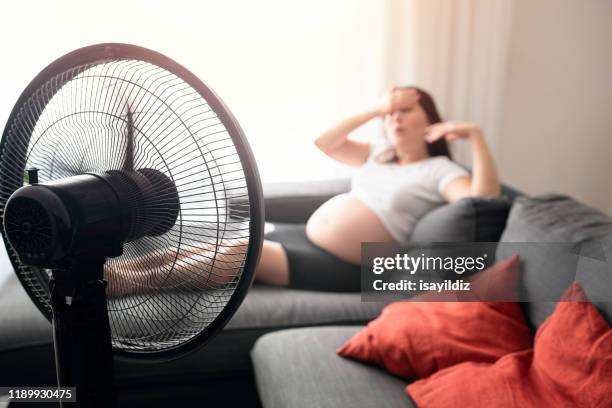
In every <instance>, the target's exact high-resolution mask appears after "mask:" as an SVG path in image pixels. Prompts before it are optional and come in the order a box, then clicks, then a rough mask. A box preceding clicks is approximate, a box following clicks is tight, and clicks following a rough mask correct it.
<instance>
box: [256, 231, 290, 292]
mask: <svg viewBox="0 0 612 408" xmlns="http://www.w3.org/2000/svg"><path fill="white" fill-rule="evenodd" d="M255 279H257V281H259V282H261V283H265V284H268V285H276V286H288V285H289V259H288V258H287V253H286V252H285V249H284V248H283V246H282V245H281V244H280V243H278V242H274V241H270V240H267V239H265V240H264V242H263V246H262V249H261V256H260V258H259V263H258V264H257V268H256V269H255Z"/></svg>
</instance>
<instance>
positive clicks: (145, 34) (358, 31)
mask: <svg viewBox="0 0 612 408" xmlns="http://www.w3.org/2000/svg"><path fill="white" fill-rule="evenodd" d="M24 16H27V19H25V18H24ZM383 20H384V7H383V4H382V3H379V2H372V1H369V0H360V1H334V2H329V1H320V0H317V1H310V2H283V1H259V2H247V1H240V2H235V1H233V2H219V1H214V2H213V1H189V2H184V1H183V2H181V1H177V2H162V1H143V0H138V1H130V2H120V1H117V0H110V1H107V2H104V3H102V2H100V3H99V4H98V5H93V4H89V5H87V6H84V3H83V2H77V1H62V2H42V1H41V2H32V1H24V2H19V3H13V5H12V6H11V7H10V8H9V9H6V8H5V9H4V10H3V12H2V16H0V35H2V38H4V39H8V38H10V40H9V41H4V44H3V53H4V55H5V56H6V57H5V59H4V63H3V64H2V67H1V68H0V70H2V75H0V90H1V92H2V95H3V98H2V100H1V101H0V123H1V124H2V126H3V125H4V124H5V122H6V119H7V117H8V115H9V113H10V110H11V109H12V107H13V104H14V103H15V101H16V100H17V97H18V96H19V94H20V93H21V91H22V90H23V89H24V87H25V86H26V85H27V83H28V82H29V81H30V80H31V79H32V78H33V77H34V76H35V75H36V74H37V73H38V72H39V71H40V70H41V69H42V68H44V67H45V66H46V65H47V64H48V63H50V62H51V61H53V60H54V59H56V58H58V57H60V56H61V55H63V54H65V53H66V52H69V51H71V50H73V49H76V48H79V47H82V46H86V45H90V44H94V43H100V42H124V43H132V44H137V45H141V46H144V47H148V48H151V49H154V50H156V51H159V52H161V53H164V54H166V55H168V56H169V57H171V58H173V59H175V60H176V61H178V62H179V63H180V64H182V65H184V66H185V67H187V68H188V69H189V70H191V71H193V72H194V73H195V74H196V75H197V76H199V77H200V78H201V79H202V80H203V81H204V82H206V83H207V84H208V85H209V86H211V87H212V88H213V89H214V90H215V91H216V92H217V93H218V94H219V95H220V96H221V97H222V98H223V99H224V101H225V102H226V104H227V105H228V106H229V107H230V109H231V110H232V111H233V113H234V115H235V116H236V118H237V119H238V121H239V122H240V124H241V126H242V127H243V129H244V131H245V133H246V135H247V138H248V140H249V142H250V144H251V147H252V148H253V150H254V152H255V156H256V159H257V162H258V165H259V169H260V172H261V176H262V179H263V180H264V181H277V180H283V181H287V180H304V179H322V178H330V177H337V176H338V175H342V174H346V172H347V171H348V170H347V169H346V168H345V167H343V166H340V165H338V164H335V163H333V162H332V161H331V160H330V159H327V158H326V157H324V156H323V154H321V153H320V152H318V151H317V150H316V149H315V147H314V145H313V144H312V141H313V139H314V138H315V137H316V136H317V135H318V134H319V133H320V132H322V131H324V130H325V129H326V128H327V127H328V126H331V125H333V124H334V123H335V122H336V121H338V120H340V119H342V117H343V116H344V115H349V114H352V113H355V112H357V111H359V110H360V109H367V108H370V107H371V106H373V105H374V104H375V103H377V101H378V98H379V95H380V93H381V92H382V90H383V88H384V84H383V82H384V81H383V73H382V71H383V69H384V64H383V62H382V58H383V57H384V55H383V38H384V32H383V31H384V21H383ZM379 131H380V130H379V126H377V124H375V123H372V124H370V126H368V127H366V128H365V129H362V130H361V133H362V135H366V134H373V133H378V132H379Z"/></svg>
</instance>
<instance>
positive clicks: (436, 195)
mask: <svg viewBox="0 0 612 408" xmlns="http://www.w3.org/2000/svg"><path fill="white" fill-rule="evenodd" d="M468 175H469V173H468V172H467V171H466V170H465V169H464V168H462V167H461V166H459V165H458V164H457V163H455V162H453V161H452V160H450V159H449V158H448V157H446V156H435V157H430V158H427V159H424V160H420V161H418V162H416V163H411V164H407V165H399V164H397V163H378V162H377V161H375V160H373V159H372V158H371V157H370V159H369V160H368V161H367V162H366V163H365V164H363V165H362V166H361V167H360V168H359V169H358V170H357V172H356V173H355V175H354V176H353V179H352V183H351V192H350V194H352V195H354V196H355V197H357V198H358V199H360V200H361V201H362V202H363V203H364V204H365V205H366V206H368V207H369V208H370V209H371V210H372V211H374V213H375V214H376V215H378V217H379V218H380V220H381V222H382V223H383V224H384V225H385V227H386V228H387V230H388V231H389V233H390V234H391V235H392V236H393V237H394V238H395V239H396V240H397V241H398V242H400V243H404V242H406V241H407V240H408V238H409V236H410V234H411V233H412V230H413V228H414V226H415V225H416V223H417V221H418V219H419V218H421V217H422V216H423V215H424V214H425V213H427V212H428V211H430V210H432V209H433V208H435V207H437V206H439V205H441V204H443V203H444V202H445V200H444V197H443V196H442V192H443V191H444V189H445V188H446V186H447V185H448V183H450V182H451V181H453V180H454V179H456V178H457V177H460V176H468Z"/></svg>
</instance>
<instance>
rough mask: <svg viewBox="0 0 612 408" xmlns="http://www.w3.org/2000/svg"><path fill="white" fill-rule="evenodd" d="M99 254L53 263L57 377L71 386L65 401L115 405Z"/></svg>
mask: <svg viewBox="0 0 612 408" xmlns="http://www.w3.org/2000/svg"><path fill="white" fill-rule="evenodd" d="M105 260H106V258H105V257H104V256H100V255H99V254H94V255H90V256H81V257H79V259H71V260H69V261H67V262H66V265H62V267H60V268H54V269H53V278H52V279H51V281H50V289H51V304H52V308H53V340H54V343H55V366H56V370H57V381H58V386H59V387H76V400H77V402H76V404H74V405H73V404H70V405H71V406H78V407H104V408H108V407H116V406H117V399H116V394H115V387H114V368H113V353H112V346H111V333H110V324H109V320H108V313H107V307H106V293H105V289H106V281H105V280H104V276H103V273H104V262H105ZM61 406H63V404H62V405H61Z"/></svg>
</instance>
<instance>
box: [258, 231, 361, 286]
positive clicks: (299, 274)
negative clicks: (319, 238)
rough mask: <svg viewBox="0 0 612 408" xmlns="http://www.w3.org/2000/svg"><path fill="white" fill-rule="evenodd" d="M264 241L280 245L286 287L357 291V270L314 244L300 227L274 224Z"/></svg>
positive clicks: (359, 283)
mask: <svg viewBox="0 0 612 408" xmlns="http://www.w3.org/2000/svg"><path fill="white" fill-rule="evenodd" d="M274 226H275V227H276V228H275V230H274V231H271V232H269V233H267V234H266V235H265V238H266V239H269V240H270V241H275V242H278V243H280V244H281V245H282V246H283V248H284V249H285V252H286V253H287V258H288V259H289V287H290V288H294V289H305V290H320V291H330V292H358V291H360V290H361V267H360V266H359V265H355V264H352V263H349V262H346V261H344V260H342V259H340V258H338V257H337V256H335V255H333V254H331V253H329V252H327V251H325V250H324V249H321V248H319V247H318V246H316V245H314V244H313V243H312V242H310V240H309V239H308V237H307V236H306V228H305V225H304V224H274Z"/></svg>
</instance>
